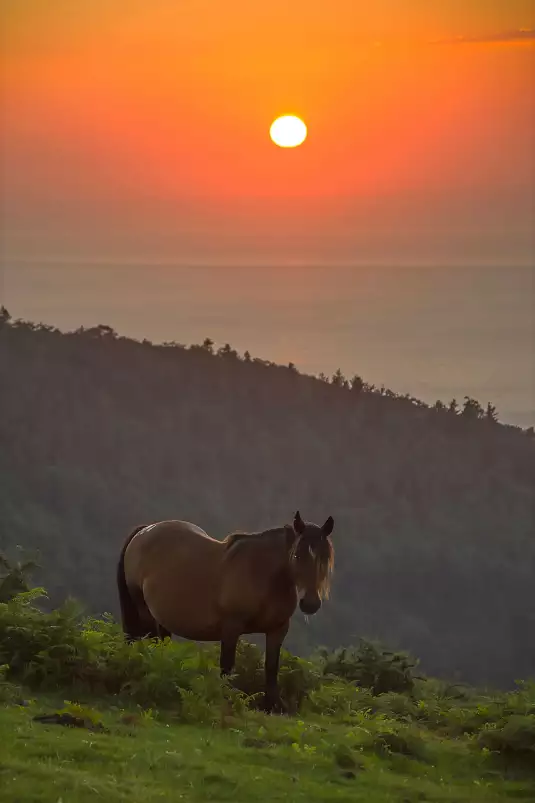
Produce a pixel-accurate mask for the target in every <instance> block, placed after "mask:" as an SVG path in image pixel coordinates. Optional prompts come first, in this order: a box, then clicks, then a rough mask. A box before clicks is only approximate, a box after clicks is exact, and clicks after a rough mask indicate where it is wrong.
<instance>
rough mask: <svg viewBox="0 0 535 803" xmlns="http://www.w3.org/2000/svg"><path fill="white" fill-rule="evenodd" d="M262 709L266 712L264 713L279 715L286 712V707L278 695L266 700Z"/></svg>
mask: <svg viewBox="0 0 535 803" xmlns="http://www.w3.org/2000/svg"><path fill="white" fill-rule="evenodd" d="M264 711H265V712H266V714H279V715H280V714H286V713H287V712H288V709H287V708H286V706H285V705H284V703H283V702H282V700H281V699H280V697H278V698H277V699H275V700H266V702H265V704H264Z"/></svg>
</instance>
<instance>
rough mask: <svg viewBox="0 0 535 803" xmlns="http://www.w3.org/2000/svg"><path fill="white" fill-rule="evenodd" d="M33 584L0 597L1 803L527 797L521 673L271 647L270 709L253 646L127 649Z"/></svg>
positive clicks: (533, 705) (358, 649)
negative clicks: (275, 707)
mask: <svg viewBox="0 0 535 803" xmlns="http://www.w3.org/2000/svg"><path fill="white" fill-rule="evenodd" d="M44 596H45V592H44V590H43V589H39V588H36V589H32V590H30V591H22V592H19V593H14V594H10V595H8V599H7V600H6V601H5V602H2V603H1V604H0V666H1V680H0V801H2V802H3V801H5V802H6V803H8V801H9V803H15V801H25V802H26V803H37V802H39V803H49V802H50V803H59V801H62V803H63V801H65V803H66V801H89V800H105V801H110V803H114V802H115V801H123V800H124V801H126V800H129V801H153V800H154V801H156V800H183V801H224V800H234V801H244V803H245V801H248V802H249V801H255V800H265V799H270V800H274V801H276V800H284V799H288V800H291V801H296V802H297V801H305V800H306V801H350V800H351V801H367V802H369V803H386V802H387V801H389V802H390V801H392V802H393V801H400V803H401V802H402V803H412V801H426V800H427V801H455V802H456V803H484V802H485V803H486V802H487V801H488V802H489V803H491V801H504V800H525V801H532V800H534V799H535V683H533V682H532V683H528V682H524V683H520V682H519V683H518V684H516V686H515V688H514V689H512V690H510V691H507V692H496V691H489V690H482V689H479V690H478V689H473V688H469V687H467V686H462V685H456V684H448V683H446V682H445V681H443V680H441V681H439V680H436V679H433V678H430V677H427V676H424V675H422V674H421V673H420V671H419V667H418V662H417V661H416V660H415V659H414V658H413V657H412V656H410V655H409V654H407V653H403V652H391V651H388V650H387V649H385V648H384V647H383V646H382V645H379V644H375V643H372V642H369V641H364V640H363V641H361V642H359V643H358V644H357V645H355V646H354V647H348V648H340V649H337V650H327V649H323V650H317V651H316V652H315V653H314V654H313V655H312V656H311V657H310V658H308V659H304V658H298V657H295V656H293V655H291V654H290V653H289V652H284V653H283V659H282V666H281V674H280V683H281V693H282V697H283V699H284V701H285V703H286V705H287V707H288V714H287V715H284V716H268V715H266V714H264V713H263V712H262V711H261V710H260V704H261V698H262V695H261V693H260V690H261V688H262V680H263V678H262V673H263V667H262V657H263V656H262V652H261V651H260V650H259V649H258V648H257V647H256V646H254V645H252V644H250V643H248V642H242V643H241V645H240V648H239V653H238V661H237V666H236V673H235V675H234V676H233V677H232V678H231V680H230V681H223V680H222V679H221V678H220V677H219V669H218V645H198V644H194V643H192V642H187V641H171V640H169V639H168V640H166V642H163V643H162V642H156V641H150V640H145V641H142V642H138V643H135V644H132V645H130V644H127V643H126V642H125V641H124V638H123V635H122V633H121V631H120V628H119V626H118V625H117V623H116V622H115V621H114V619H113V617H112V616H111V615H109V616H104V617H101V618H93V617H88V616H87V615H86V614H85V613H84V611H83V610H82V609H81V608H80V606H79V605H78V604H77V603H76V602H75V601H73V600H69V601H67V602H65V603H64V604H63V605H61V606H59V607H57V608H54V609H46V606H44V605H43V602H45V599H44Z"/></svg>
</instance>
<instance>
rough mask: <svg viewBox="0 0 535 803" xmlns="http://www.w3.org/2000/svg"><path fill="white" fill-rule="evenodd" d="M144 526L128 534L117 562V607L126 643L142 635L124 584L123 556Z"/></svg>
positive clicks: (135, 611) (133, 602) (134, 606)
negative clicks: (119, 608)
mask: <svg viewBox="0 0 535 803" xmlns="http://www.w3.org/2000/svg"><path fill="white" fill-rule="evenodd" d="M145 526H146V525H145V524H141V525H140V526H139V527H136V529H135V530H134V531H133V532H131V533H130V535H129V536H128V538H127V539H126V541H125V542H124V544H123V548H122V549H121V554H120V556H119V561H118V563H117V589H118V592H119V605H120V607H121V621H122V625H123V630H124V633H125V635H126V638H127V639H128V641H134V640H135V639H138V638H141V637H142V635H143V634H142V633H141V619H140V616H139V611H138V608H137V605H136V603H135V601H134V600H133V598H132V594H131V593H130V590H129V588H128V585H127V582H126V575H125V571H124V556H125V552H126V550H127V549H128V545H129V544H130V542H131V541H132V539H133V537H134V536H135V535H137V533H138V532H139V531H140V530H142V529H143V528H144V527H145Z"/></svg>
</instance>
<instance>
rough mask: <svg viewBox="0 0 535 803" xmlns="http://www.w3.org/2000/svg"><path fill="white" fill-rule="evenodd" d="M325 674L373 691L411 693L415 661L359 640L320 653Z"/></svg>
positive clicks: (377, 693)
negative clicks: (347, 645) (355, 643)
mask: <svg viewBox="0 0 535 803" xmlns="http://www.w3.org/2000/svg"><path fill="white" fill-rule="evenodd" d="M319 659H320V662H321V664H322V667H323V674H324V675H331V676H335V677H339V678H343V679H344V680H346V681H350V682H352V683H357V684H358V685H359V686H363V687H364V688H367V689H371V691H372V692H373V694H375V695H379V694H385V693H388V692H397V693H407V692H412V691H413V689H414V684H415V680H416V676H415V675H414V669H415V668H416V666H417V661H416V660H414V659H412V658H411V657H410V656H409V655H408V654H407V653H404V652H390V651H388V650H385V649H383V648H382V647H380V646H378V645H376V644H374V643H373V642H370V641H366V640H365V639H361V640H360V642H359V646H358V647H350V648H346V647H341V648H339V649H337V650H334V652H328V651H326V650H323V651H321V652H320V653H319Z"/></svg>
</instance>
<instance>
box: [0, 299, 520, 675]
mask: <svg viewBox="0 0 535 803" xmlns="http://www.w3.org/2000/svg"><path fill="white" fill-rule="evenodd" d="M213 351H214V350H213V344H212V343H211V342H210V341H207V342H206V343H205V344H204V345H203V346H192V347H190V348H185V347H181V346H178V345H173V344H167V345H158V346H156V345H152V344H151V343H149V342H147V341H144V342H142V343H140V342H137V341H134V340H131V339H127V338H122V337H119V336H118V335H117V334H116V333H115V332H113V330H111V329H110V328H109V327H104V326H101V327H96V328H94V329H90V330H79V331H77V332H75V333H61V332H59V331H57V330H53V329H51V328H50V327H45V326H40V325H34V324H31V323H27V322H21V321H18V322H17V321H15V322H14V321H12V320H10V319H9V316H8V314H7V312H6V311H5V310H4V312H3V314H0V549H2V548H3V549H8V551H9V548H10V547H13V546H14V545H15V544H22V545H23V546H25V547H35V548H38V549H39V551H40V553H41V559H42V563H43V566H44V571H43V576H42V577H41V578H39V581H40V582H43V583H44V584H45V585H46V586H47V588H48V589H49V590H50V592H51V593H52V594H53V595H54V598H55V599H57V598H59V597H60V596H63V595H65V594H67V593H72V594H74V595H76V596H78V597H80V598H81V599H83V600H84V601H85V602H86V603H87V604H88V605H89V606H91V607H92V608H93V609H95V610H96V611H102V610H111V611H113V612H114V613H116V612H117V610H118V608H117V600H116V592H115V584H114V571H115V562H116V558H117V554H118V550H119V548H120V545H121V543H122V541H123V539H124V538H125V536H126V535H127V534H128V532H129V531H130V530H131V529H132V528H133V527H134V526H136V525H137V524H140V523H143V522H150V521H153V520H156V519H162V518H170V517H174V518H184V519H189V520H191V521H193V522H195V523H197V524H199V525H200V526H202V527H204V528H205V529H206V530H207V531H208V532H210V533H211V534H213V535H215V536H217V537H222V536H224V535H225V534H226V533H227V532H229V531H230V530H234V529H236V528H245V529H259V528H261V527H265V526H270V525H273V524H282V523H284V522H287V521H290V520H291V517H292V515H293V513H294V511H295V510H296V509H297V508H299V510H300V511H301V513H302V514H303V516H304V517H306V518H308V519H311V520H316V521H320V520H321V521H324V520H325V518H326V517H327V516H328V515H333V516H334V518H335V531H334V543H335V546H336V570H335V576H334V580H333V590H332V598H331V600H330V601H328V602H327V603H326V604H325V606H324V609H323V611H322V612H321V613H320V614H319V615H318V616H317V617H315V618H314V619H311V620H310V623H309V624H308V626H307V625H306V624H305V623H304V622H303V619H302V617H300V615H299V614H297V615H296V617H295V621H294V623H293V626H292V631H291V638H290V641H289V645H290V646H291V647H293V648H294V649H297V650H301V651H305V650H307V649H309V648H310V647H312V646H314V645H315V644H319V643H323V644H328V645H331V646H335V645H338V644H342V643H348V642H350V641H355V640H356V639H357V638H358V637H359V636H361V635H362V636H367V637H378V638H380V639H382V640H385V641H387V642H388V643H390V644H392V645H393V646H401V647H403V648H407V649H410V650H411V651H413V652H414V653H416V654H417V655H418V656H420V657H421V658H422V663H423V668H424V669H425V670H427V671H429V672H433V673H436V674H439V675H449V676H452V675H453V674H455V673H457V672H458V673H460V676H461V677H463V678H465V679H467V680H471V681H477V682H479V683H482V682H492V683H496V684H510V683H511V682H512V681H513V680H514V679H515V678H517V677H525V676H528V675H530V674H535V635H534V634H535V590H534V589H535V535H534V510H535V440H534V437H533V430H530V431H523V430H521V429H518V428H514V427H506V426H503V425H501V424H499V423H498V422H497V421H496V415H495V412H494V410H493V408H492V406H489V408H488V409H487V411H485V410H483V409H482V408H481V407H480V406H479V404H478V403H477V402H476V401H475V400H471V399H466V400H465V402H464V407H463V406H461V410H460V411H459V410H458V409H457V407H456V405H455V404H453V405H451V408H450V406H449V405H444V404H442V403H437V405H436V406H434V407H431V408H430V407H427V406H426V405H424V404H422V403H421V402H418V401H417V400H414V399H410V398H407V397H397V396H396V395H395V394H394V393H392V392H390V391H385V390H384V389H375V388H370V387H369V386H367V385H366V383H365V382H363V381H362V380H360V379H359V378H358V377H355V379H354V380H353V382H352V383H348V382H347V381H346V380H345V379H344V377H343V376H342V375H341V374H339V373H338V374H335V376H334V377H333V378H332V379H331V380H326V379H325V378H314V377H310V376H304V375H300V374H299V373H298V372H297V371H296V370H295V368H293V366H289V367H283V366H276V365H272V364H267V363H265V362H264V361H259V360H254V359H252V358H251V357H250V356H249V355H248V354H246V355H244V357H243V358H240V357H239V356H238V355H237V354H236V353H235V352H234V351H233V350H232V349H231V348H230V347H229V346H226V347H223V348H222V349H220V350H219V351H218V352H217V353H213Z"/></svg>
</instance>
